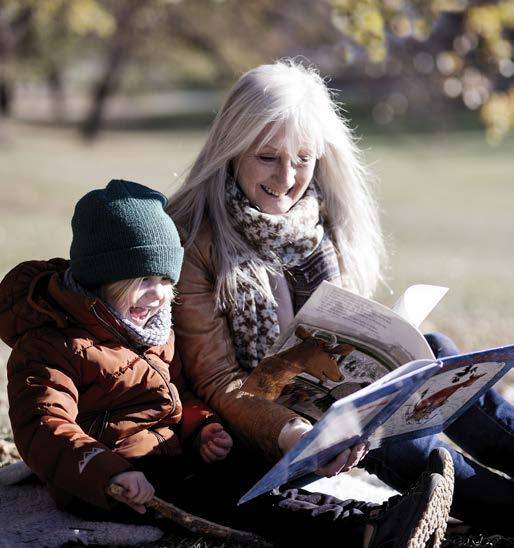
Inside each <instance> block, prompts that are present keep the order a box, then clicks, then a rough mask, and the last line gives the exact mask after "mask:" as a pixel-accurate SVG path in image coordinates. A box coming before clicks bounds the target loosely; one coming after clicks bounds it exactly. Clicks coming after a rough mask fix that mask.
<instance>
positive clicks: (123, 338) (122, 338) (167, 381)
mask: <svg viewBox="0 0 514 548" xmlns="http://www.w3.org/2000/svg"><path fill="white" fill-rule="evenodd" d="M91 311H92V312H93V314H94V316H95V317H96V319H97V320H98V321H99V322H100V323H101V324H102V325H103V326H104V327H106V328H107V329H108V330H109V331H110V332H111V333H112V334H113V335H114V336H115V337H116V338H117V339H119V340H120V341H121V342H122V343H123V344H125V345H126V346H127V347H128V348H130V349H131V350H132V351H133V352H134V353H135V354H137V355H138V356H139V357H140V358H141V359H142V360H144V361H145V362H146V363H147V364H148V365H149V366H150V367H151V368H152V369H153V370H154V371H155V372H156V373H157V374H158V375H159V377H161V379H162V380H163V381H164V383H165V384H166V387H167V388H168V392H169V394H170V398H171V401H172V409H171V411H170V412H169V413H168V414H167V415H166V417H164V418H167V417H169V416H170V415H173V413H175V411H176V409H177V400H176V398H175V394H174V393H173V389H172V387H171V383H170V381H169V380H168V379H167V378H166V377H165V376H164V375H163V374H162V373H161V371H159V368H158V367H156V366H155V365H153V364H152V363H151V362H150V361H149V360H148V358H147V356H145V355H144V354H143V353H141V352H140V351H139V350H138V349H137V348H134V347H133V346H132V345H131V344H130V342H129V341H128V340H127V339H126V338H125V337H124V336H123V335H121V334H120V333H118V332H117V331H116V330H115V329H114V328H113V327H112V326H111V325H110V324H109V323H108V322H106V321H105V320H104V319H103V318H102V317H101V316H100V315H99V314H98V312H97V311H96V309H95V306H94V304H93V305H91Z"/></svg>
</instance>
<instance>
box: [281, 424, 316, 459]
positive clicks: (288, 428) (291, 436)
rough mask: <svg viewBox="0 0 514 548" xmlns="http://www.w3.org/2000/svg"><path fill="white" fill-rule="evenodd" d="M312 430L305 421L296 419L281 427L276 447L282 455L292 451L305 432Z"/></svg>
mask: <svg viewBox="0 0 514 548" xmlns="http://www.w3.org/2000/svg"><path fill="white" fill-rule="evenodd" d="M310 430H312V424H311V423H310V422H309V421H307V420H306V419H302V418H301V417H296V418H294V419H291V420H290V421H288V422H287V423H286V424H284V426H283V427H282V430H281V431H280V434H279V435H278V446H279V447H280V450H281V451H282V453H284V454H285V453H287V452H288V451H289V450H290V449H292V448H293V447H294V446H295V445H296V444H297V443H298V441H299V440H300V438H302V437H303V436H304V435H305V434H306V433H307V432H309V431H310Z"/></svg>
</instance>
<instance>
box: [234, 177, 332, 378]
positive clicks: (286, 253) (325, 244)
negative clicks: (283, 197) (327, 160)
mask: <svg viewBox="0 0 514 548" xmlns="http://www.w3.org/2000/svg"><path fill="white" fill-rule="evenodd" d="M226 191H227V194H226V203H227V209H228V213H229V215H230V217H231V221H232V224H233V227H234V229H235V230H236V231H237V232H238V233H239V234H240V236H241V237H242V238H243V239H244V240H245V241H246V242H247V244H248V245H249V246H250V247H251V248H252V249H253V250H254V251H255V252H256V253H257V255H258V257H259V258H260V259H261V260H262V261H263V263H264V264H265V265H269V266H270V267H272V268H274V269H276V270H278V271H282V272H288V273H289V274H290V278H291V279H292V280H293V287H294V296H293V297H294V298H293V301H294V305H295V312H297V311H298V310H299V308H300V307H301V305H303V304H304V302H305V301H306V300H307V299H308V297H309V296H310V295H311V293H312V292H313V291H314V289H316V287H317V286H318V285H319V284H320V283H321V282H322V281H323V280H336V279H338V278H339V277H340V269H339V263H338V259H337V255H336V251H335V248H334V245H333V243H332V241H331V239H330V237H329V236H328V234H327V233H326V231H325V228H324V225H323V220H322V217H321V214H320V202H321V198H320V192H319V190H318V189H317V187H316V185H315V184H314V182H312V183H311V184H310V185H309V186H308V187H307V190H306V191H305V194H304V195H303V196H302V198H300V200H298V202H297V203H296V204H295V205H294V206H293V207H292V208H291V209H290V210H289V211H288V212H287V213H286V214H284V215H269V214H267V213H262V212H260V211H259V210H257V209H256V208H255V207H253V206H252V205H251V203H250V201H249V200H248V198H246V196H245V195H244V193H243V192H242V191H241V190H240V188H239V186H238V185H237V183H236V182H235V181H234V179H233V178H232V177H229V178H228V179H227V185H226ZM238 259H239V267H240V269H241V271H242V272H243V275H244V276H243V277H247V278H251V277H252V276H253V273H252V270H251V269H250V266H249V262H248V259H247V258H245V257H238ZM261 268H263V269H265V266H262V267H261ZM263 274H264V273H263ZM261 278H262V279H264V280H266V283H267V284H269V277H268V276H267V275H263V276H262V277H261ZM266 289H267V290H268V292H269V293H271V288H270V286H269V285H268V286H267V288H266ZM229 320H230V323H231V328H232V337H233V342H234V346H235V351H236V358H237V360H238V363H239V364H240V365H241V366H242V367H244V368H246V369H251V368H253V367H255V366H256V365H257V364H258V363H259V362H260V361H261V360H262V358H263V357H264V356H265V355H266V353H267V352H268V350H269V349H270V348H271V347H272V345H273V344H274V342H275V341H276V340H277V338H278V336H279V334H280V327H279V322H278V315H277V309H276V303H275V302H274V301H272V300H271V299H270V298H268V297H267V296H266V295H264V294H262V292H260V291H257V290H256V289H255V288H253V287H251V286H250V284H248V283H246V282H245V281H244V280H241V279H240V280H239V281H238V288H237V297H236V303H235V306H234V308H233V309H232V311H231V312H230V313H229Z"/></svg>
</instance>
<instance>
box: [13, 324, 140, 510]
mask: <svg viewBox="0 0 514 548" xmlns="http://www.w3.org/2000/svg"><path fill="white" fill-rule="evenodd" d="M26 337H27V336H26ZM79 359H80V357H78V356H77V357H75V356H74V355H73V354H72V353H71V352H70V351H69V350H68V349H67V346H66V342H65V341H64V339H62V340H60V341H59V340H58V339H55V340H54V338H53V337H52V339H51V341H50V340H47V339H45V338H39V339H37V338H35V337H34V336H33V335H32V336H31V338H30V339H22V340H20V341H19V343H18V344H17V345H16V347H15V348H14V350H13V352H12V354H11V357H10V359H9V362H8V385H7V389H8V395H9V416H10V419H11V425H12V430H13V434H14V441H15V443H16V446H17V448H18V451H19V452H20V455H21V457H22V458H23V460H24V461H25V462H26V463H27V464H28V465H29V467H30V468H31V469H32V470H33V471H34V472H35V473H36V474H37V475H38V476H39V478H41V479H42V480H43V481H45V482H48V483H49V484H50V485H51V486H52V487H54V488H57V489H62V490H64V491H66V492H67V493H69V494H71V495H73V496H77V497H80V498H82V499H84V500H85V501H87V502H90V503H92V504H95V505H97V506H101V507H103V508H108V507H109V499H108V497H106V495H105V488H106V487H107V485H108V484H109V482H110V478H111V477H112V476H114V475H116V474H119V473H122V472H126V471H129V470H131V469H132V466H131V465H130V463H129V462H128V461H127V460H126V459H124V458H123V457H121V456H119V455H117V454H115V453H114V452H113V451H111V450H110V449H109V448H108V447H106V446H105V445H102V444H101V443H99V442H97V441H96V440H95V439H94V438H92V437H91V436H88V435H87V434H86V433H85V432H84V431H83V430H82V429H81V428H80V427H79V426H78V424H77V423H76V418H77V414H78V398H79V391H78V388H77V387H78V386H80V379H79V375H80V370H81V368H80V364H79V363H78V361H79Z"/></svg>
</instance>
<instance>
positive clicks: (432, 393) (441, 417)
mask: <svg viewBox="0 0 514 548" xmlns="http://www.w3.org/2000/svg"><path fill="white" fill-rule="evenodd" d="M504 367H505V362H487V361H486V362H482V363H474V364H473V363H471V364H467V365H463V366H461V367H459V368H451V369H449V370H445V369H444V368H443V369H442V370H441V371H440V372H439V373H437V374H436V375H434V376H433V377H431V378H429V379H428V380H426V381H425V382H424V383H423V384H422V385H421V386H420V387H419V388H418V390H417V391H416V392H415V393H414V394H412V395H411V396H410V397H409V398H408V399H407V401H405V402H404V403H403V404H402V405H401V407H399V408H398V409H397V410H396V411H395V413H393V415H391V416H390V417H389V418H388V419H387V420H386V421H385V422H384V424H382V425H381V426H380V427H379V428H378V429H377V430H376V431H375V433H374V435H373V436H372V438H370V439H371V442H373V439H375V438H380V439H385V438H388V437H391V436H393V435H394V436H399V435H401V434H405V433H407V432H413V431H416V430H421V429H427V428H435V429H437V430H440V429H442V426H443V425H444V423H445V422H446V421H447V420H448V419H449V418H450V417H452V416H453V415H454V414H455V413H457V412H458V411H459V410H460V409H461V408H462V406H463V405H464V404H465V403H466V402H467V401H468V400H469V399H471V398H472V397H473V396H474V395H475V394H476V393H477V392H480V391H481V390H482V389H483V387H484V386H485V385H486V384H488V383H489V382H490V381H491V379H493V378H494V377H495V376H496V375H497V374H498V373H499V372H500V371H502V370H503V369H504Z"/></svg>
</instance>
